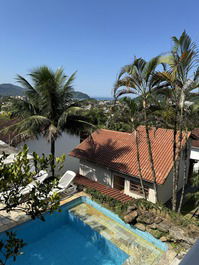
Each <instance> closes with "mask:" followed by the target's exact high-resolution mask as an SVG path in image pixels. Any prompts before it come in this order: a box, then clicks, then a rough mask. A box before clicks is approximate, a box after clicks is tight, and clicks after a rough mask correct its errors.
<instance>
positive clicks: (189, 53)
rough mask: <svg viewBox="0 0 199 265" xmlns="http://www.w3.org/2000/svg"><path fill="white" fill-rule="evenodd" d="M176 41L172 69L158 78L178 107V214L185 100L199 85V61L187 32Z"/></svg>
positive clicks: (175, 158)
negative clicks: (164, 84) (165, 85)
mask: <svg viewBox="0 0 199 265" xmlns="http://www.w3.org/2000/svg"><path fill="white" fill-rule="evenodd" d="M172 40H173V43H174V45H173V48H172V51H171V53H170V54H169V55H168V56H167V62H166V63H167V65H168V70H165V71H163V72H159V73H157V77H159V79H160V80H161V81H162V82H165V81H166V82H167V83H168V84H169V86H170V88H171V102H172V104H174V105H175V124H174V140H173V142H174V144H173V163H174V171H173V198H172V209H173V210H174V211H176V209H177V190H178V179H179V166H180V151H181V148H182V138H183V123H184V114H185V100H186V99H187V98H189V96H190V93H191V91H193V90H194V89H196V88H197V87H198V86H199V67H198V59H199V58H198V51H197V48H196V45H195V44H194V43H193V42H192V40H191V38H190V37H189V35H188V34H187V33H186V32H185V31H184V32H183V33H182V35H181V36H180V38H179V39H178V38H177V37H172ZM165 57H166V56H165ZM194 71H195V72H194ZM177 131H178V136H177ZM177 138H178V139H177ZM182 196H183V193H182ZM180 208H181V203H180V207H179V209H178V211H180Z"/></svg>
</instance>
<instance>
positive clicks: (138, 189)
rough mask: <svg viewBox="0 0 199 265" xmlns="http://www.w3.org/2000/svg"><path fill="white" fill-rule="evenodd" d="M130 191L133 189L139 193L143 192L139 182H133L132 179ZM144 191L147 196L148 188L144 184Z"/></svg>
mask: <svg viewBox="0 0 199 265" xmlns="http://www.w3.org/2000/svg"><path fill="white" fill-rule="evenodd" d="M130 191H133V192H135V193H137V194H139V195H143V192H142V187H141V185H140V184H139V183H136V182H133V181H130ZM144 192H145V194H146V196H148V194H149V188H148V187H146V186H144Z"/></svg>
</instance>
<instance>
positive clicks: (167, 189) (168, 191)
mask: <svg viewBox="0 0 199 265" xmlns="http://www.w3.org/2000/svg"><path fill="white" fill-rule="evenodd" d="M182 154H183V153H182ZM189 155H190V146H189V148H188V154H187V157H188V159H187V172H186V181H185V183H187V178H188V173H189V161H190V160H189V157H190V156H189ZM184 163H185V161H184V159H183V158H182V156H181V161H180V173H179V176H180V177H179V181H178V191H179V190H181V189H182V187H183V182H184V180H183V178H184ZM172 190H173V170H171V172H170V173H169V175H168V177H167V179H166V180H165V182H164V184H162V185H158V188H157V192H158V200H159V201H160V202H162V203H165V202H167V201H168V200H169V199H170V198H171V197H172Z"/></svg>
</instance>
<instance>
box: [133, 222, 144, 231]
mask: <svg viewBox="0 0 199 265" xmlns="http://www.w3.org/2000/svg"><path fill="white" fill-rule="evenodd" d="M135 227H136V228H138V229H139V230H141V231H146V226H145V225H144V224H141V223H137V224H135Z"/></svg>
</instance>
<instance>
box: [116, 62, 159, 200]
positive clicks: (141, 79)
mask: <svg viewBox="0 0 199 265" xmlns="http://www.w3.org/2000/svg"><path fill="white" fill-rule="evenodd" d="M159 62H160V57H155V58H153V59H151V60H150V61H148V62H147V61H145V60H144V59H142V58H138V59H137V58H135V59H134V61H133V63H132V64H130V65H126V66H124V67H123V68H122V69H121V71H120V74H119V76H118V79H117V81H116V83H115V87H114V96H115V98H118V97H120V96H121V95H124V94H133V95H137V96H140V100H141V102H142V106H143V114H144V124H145V128H146V139H147V145H148V153H149V161H150V165H151V172H152V176H153V185H154V191H155V196H156V200H157V183H156V172H155V167H154V160H153V154H152V147H151V141H150V135H149V130H150V125H149V120H148V111H149V107H150V104H149V99H150V97H151V95H152V92H153V90H156V89H157V88H158V87H159V80H158V78H157V77H156V74H155V73H156V67H157V65H158V64H159Z"/></svg>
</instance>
